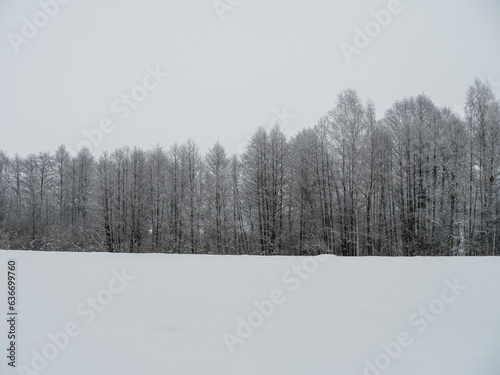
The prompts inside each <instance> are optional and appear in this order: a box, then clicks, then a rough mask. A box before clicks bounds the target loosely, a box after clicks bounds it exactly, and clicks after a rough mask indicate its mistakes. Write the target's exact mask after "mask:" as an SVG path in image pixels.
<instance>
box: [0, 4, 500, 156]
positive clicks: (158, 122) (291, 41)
mask: <svg viewBox="0 0 500 375" xmlns="http://www.w3.org/2000/svg"><path fill="white" fill-rule="evenodd" d="M51 1H55V0H43V2H48V3H50V2H51ZM61 1H62V0H61ZM220 3H223V4H231V3H232V4H236V3H238V1H237V0H220ZM389 3H390V1H373V0H371V1H347V0H346V1H332V0H307V1H306V0H304V1H298V0H243V1H242V2H241V4H240V5H236V6H233V7H232V8H233V9H232V11H231V12H230V11H227V12H226V13H224V14H223V18H224V20H221V19H220V17H219V15H218V14H217V12H216V10H215V9H214V6H213V0H183V1H179V0H177V1H173V0H141V1H130V0H84V1H83V0H71V1H69V2H68V4H65V5H59V9H58V10H57V9H55V10H54V9H53V8H51V9H52V10H51V11H52V12H53V17H50V16H49V17H47V20H44V16H43V14H40V13H37V12H39V11H40V10H41V9H42V8H41V6H40V4H39V3H38V2H37V1H19V0H0V35H1V36H2V37H1V38H0V77H1V81H0V150H3V151H5V152H7V153H8V154H9V155H11V156H12V155H14V154H15V153H16V152H17V153H19V154H20V155H26V154H28V153H31V152H34V153H37V152H38V151H45V150H49V151H54V150H55V149H56V148H57V147H58V145H60V144H66V145H68V146H69V147H70V148H71V149H73V150H74V149H76V148H77V145H78V144H79V143H80V142H82V141H84V140H86V137H85V136H84V134H83V133H82V132H83V131H88V132H92V129H99V123H100V122H101V121H102V120H104V121H106V119H109V122H110V124H108V125H107V128H105V129H107V131H108V133H103V135H102V138H100V137H98V136H95V137H96V138H95V143H96V145H95V146H94V145H93V146H92V151H93V152H94V154H96V155H98V154H100V153H101V151H102V150H105V149H106V150H113V149H115V148H117V147H120V146H124V145H130V146H140V147H143V148H151V147H153V146H154V145H156V144H158V143H159V144H160V145H162V146H164V147H169V146H170V145H171V144H172V143H174V142H179V143H182V142H184V141H185V140H187V139H188V138H189V137H192V138H193V139H194V140H195V141H196V143H197V144H198V145H199V146H200V148H201V150H202V151H203V152H204V151H206V150H207V149H208V148H209V147H211V145H212V144H213V143H214V142H216V141H217V140H220V141H221V143H222V144H223V145H224V146H226V148H227V150H228V151H229V152H231V153H233V152H236V151H237V150H238V147H241V145H242V143H243V142H244V141H245V140H246V139H248V138H249V137H250V136H251V135H252V134H253V132H254V131H255V129H256V128H257V127H259V126H268V125H269V123H270V122H271V121H274V120H276V121H278V122H281V125H283V127H284V129H285V132H286V133H287V134H288V135H293V134H295V133H296V132H297V131H298V130H300V129H302V128H305V127H309V126H313V125H314V124H315V123H316V121H317V120H318V118H319V117H320V116H322V115H323V114H324V113H325V112H327V111H328V110H329V109H331V108H332V107H333V105H334V103H335V99H336V96H337V94H338V93H339V91H340V90H342V89H344V88H347V87H353V88H355V89H356V90H357V91H358V93H359V94H360V96H361V97H362V98H363V99H368V98H371V99H372V100H373V101H374V102H375V105H376V109H377V117H381V116H382V115H383V113H384V111H385V110H386V109H387V108H389V107H390V106H391V104H392V103H393V102H394V101H395V100H399V99H402V98H403V97H404V96H411V95H417V94H419V93H422V92H425V93H426V94H427V95H429V96H430V97H431V98H432V100H433V101H434V103H435V104H437V105H439V106H449V107H459V106H460V105H461V103H462V102H463V98H464V95H465V91H466V89H467V86H468V85H469V84H471V83H472V81H473V79H474V77H475V76H484V77H490V79H492V80H493V81H494V84H496V85H497V86H496V87H494V89H495V90H496V93H497V96H500V95H499V94H500V22H499V19H500V1H498V0H470V1H464V0H444V1H432V0H420V1H417V0H413V1H411V0H401V1H400V4H401V5H400V7H402V9H400V10H401V11H400V12H399V13H398V14H394V15H393V16H392V19H391V21H390V22H389V23H388V24H387V26H386V27H383V28H381V32H380V33H379V34H378V35H376V36H374V37H373V38H371V42H370V44H369V46H368V47H366V48H364V49H361V52H360V53H359V54H355V55H352V61H351V62H350V63H348V62H347V60H346V58H345V57H344V55H343V53H342V51H341V48H340V43H342V42H346V43H350V44H353V45H354V42H353V39H354V36H355V28H356V27H359V28H361V29H363V28H364V27H365V26H366V25H367V23H368V22H369V21H372V20H373V19H374V18H373V16H372V15H371V12H372V11H380V10H382V9H387V7H388V4H389ZM24 17H26V20H28V21H32V22H37V23H38V24H41V25H43V23H44V22H45V21H48V22H47V24H46V25H45V26H43V27H40V28H38V27H36V26H35V27H36V28H37V29H38V33H37V34H36V35H35V36H33V37H31V38H26V40H25V42H26V43H24V44H20V45H18V49H19V50H18V52H17V53H16V52H15V51H14V48H13V44H12V43H11V42H10V41H9V38H11V39H12V38H13V36H12V35H13V34H9V33H15V34H17V35H19V36H20V37H22V36H23V33H22V32H23V30H22V28H23V24H25V22H26V21H25V20H24ZM33 18H35V21H34V20H33ZM372 26H373V24H372ZM24 29H25V30H24V32H25V34H26V32H29V31H30V30H29V27H26V26H25V27H24ZM373 30H375V29H373ZM31 31H32V30H31ZM9 35H10V37H9ZM26 35H27V34H26ZM17 40H19V39H17ZM148 67H150V68H151V69H153V70H155V69H160V70H161V71H162V72H168V73H169V76H168V77H167V78H165V77H163V78H162V77H160V78H159V80H162V82H161V83H159V84H157V85H155V84H154V81H152V80H151V79H149V78H148V79H147V80H146V85H147V86H148V87H149V88H150V89H151V90H150V91H147V90H145V89H141V88H140V87H139V88H138V87H137V86H138V85H141V82H142V80H143V77H145V76H146V75H147V74H148V72H147V69H148ZM496 82H498V83H496ZM153 86H157V87H155V88H153ZM134 89H135V94H136V98H138V96H137V95H139V97H140V94H143V93H144V92H146V95H147V97H145V98H144V100H143V101H142V102H140V103H138V104H137V106H136V107H135V108H133V109H131V110H130V113H129V114H128V116H126V118H123V117H125V116H124V115H125V112H123V111H122V112H118V113H117V112H113V110H112V103H113V102H114V101H115V105H116V106H117V108H118V107H121V106H123V105H125V104H124V103H123V102H122V99H121V95H122V94H127V93H130V92H131V91H132V90H134ZM117 103H118V104H117ZM132 104H134V103H132ZM134 105H135V104H134ZM285 109H286V112H287V113H288V117H285V118H284V120H283V119H280V117H279V116H276V113H280V112H281V113H282V112H284V111H285ZM292 115H294V117H293V118H292ZM120 117H122V118H120ZM92 134H94V135H95V134H96V131H94V132H93V133H92Z"/></svg>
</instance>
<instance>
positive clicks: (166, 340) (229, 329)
mask: <svg viewBox="0 0 500 375" xmlns="http://www.w3.org/2000/svg"><path fill="white" fill-rule="evenodd" d="M9 259H13V260H15V261H16V284H17V298H18V299H17V305H16V310H17V312H18V315H17V316H16V319H17V320H16V334H17V337H16V338H17V341H16V344H15V346H16V365H17V367H16V368H12V367H10V366H8V365H7V362H9V359H8V358H6V356H5V353H6V352H7V353H8V350H7V351H6V349H8V347H9V343H8V342H7V341H8V340H7V334H8V332H9V327H8V323H7V319H8V316H7V281H6V280H7V262H8V260H9ZM0 261H1V263H0V280H2V281H1V282H0V290H1V292H0V295H1V296H2V304H3V306H4V307H3V311H5V312H4V313H3V314H4V316H3V317H2V319H1V321H2V323H1V325H0V327H1V332H0V335H1V337H2V340H1V342H2V349H3V350H2V351H3V353H4V355H2V358H3V359H2V360H1V365H0V373H1V374H5V375H9V374H50V375H98V374H103V375H114V374H116V375H118V374H120V375H126V374H130V375H137V374H176V375H181V374H185V375H194V374H196V375H205V374H207V375H212V374H213V375H240V374H249V375H250V374H251V375H256V374H262V375H265V374H270V375H271V374H272V375H291V374H294V375H296V374H301V375H302V374H303V375H336V374H341V375H343V374H348V375H356V374H359V375H363V374H365V375H378V374H387V375H389V374H394V375H446V374H450V375H451V374H453V375H498V374H500V258H411V259H409V258H359V259H355V258H341V257H333V256H331V257H312V258H311V257H309V258H304V257H256V256H210V255H194V256H192V255H150V254H137V255H129V254H99V253H92V254H88V253H53V252H24V251H0Z"/></svg>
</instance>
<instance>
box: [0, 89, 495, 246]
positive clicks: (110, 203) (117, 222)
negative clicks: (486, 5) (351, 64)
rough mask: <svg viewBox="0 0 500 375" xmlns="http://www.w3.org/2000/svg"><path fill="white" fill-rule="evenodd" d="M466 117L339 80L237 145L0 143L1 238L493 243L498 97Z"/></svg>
mask: <svg viewBox="0 0 500 375" xmlns="http://www.w3.org/2000/svg"><path fill="white" fill-rule="evenodd" d="M464 112H465V116H464V118H462V117H460V116H458V115H457V114H455V113H453V111H451V110H450V109H448V108H439V107H437V106H436V105H435V104H434V103H433V102H432V100H431V99H430V98H429V97H427V96H426V95H423V94H422V95H418V96H415V97H409V98H404V99H402V100H399V101H397V102H395V103H394V104H393V105H392V107H391V108H390V109H389V110H387V111H386V113H385V114H384V115H383V117H382V118H380V119H378V120H377V117H376V113H375V107H374V105H373V103H372V102H370V101H368V102H363V101H362V100H361V99H360V97H359V96H358V94H357V93H356V91H354V90H352V89H347V90H344V91H342V92H341V93H340V94H339V95H338V97H337V101H336V103H335V105H334V107H333V108H332V109H331V111H329V112H328V113H326V114H325V115H324V116H323V117H321V118H320V119H319V121H318V123H317V124H316V125H315V126H313V127H310V128H307V129H304V130H302V131H300V132H299V133H298V134H296V135H295V136H294V137H291V138H290V139H287V137H286V136H285V135H284V134H283V132H282V131H281V130H280V128H279V126H277V125H276V126H275V127H274V128H272V129H270V130H267V129H264V128H259V129H258V130H257V131H256V132H255V133H254V135H253V136H252V138H251V139H250V141H249V142H248V145H247V147H246V150H245V151H244V152H243V153H242V154H241V155H229V154H228V153H227V152H226V150H225V149H224V147H223V146H222V145H221V144H220V143H216V144H215V145H214V146H213V147H212V148H211V149H209V150H208V152H207V153H206V154H205V155H202V154H201V152H200V150H199V148H198V147H197V145H196V144H195V142H194V141H192V140H188V141H187V142H185V143H183V144H181V145H178V144H174V145H172V146H171V147H170V148H168V149H163V148H162V147H160V146H157V147H156V148H154V149H152V150H147V151H144V150H142V149H140V148H129V147H124V148H120V149H117V150H115V151H114V152H104V153H103V154H101V155H100V156H98V157H95V156H94V155H92V153H91V152H90V151H89V150H88V149H85V148H84V149H81V150H79V151H78V153H77V155H74V156H72V155H70V153H69V152H68V151H67V149H66V147H65V146H60V147H59V148H58V149H57V151H56V152H55V153H53V154H52V153H50V152H40V153H38V154H30V155H28V156H27V157H25V158H22V157H20V156H18V155H15V156H14V157H9V156H7V155H6V154H5V153H4V152H1V151H0V248H3V249H33V250H65V251H107V252H131V253H139V252H169V253H192V254H199V253H215V254H263V255H272V254H290V255H305V254H319V253H331V254H337V255H344V256H359V255H382V256H416V255H497V254H498V253H499V249H498V247H499V245H498V242H499V239H500V238H499V232H500V231H499V230H498V229H499V228H498V226H499V223H498V213H499V202H498V196H499V185H500V184H499V183H498V182H499V181H498V178H499V167H500V165H499V156H500V147H499V146H500V145H499V143H500V102H499V100H498V99H497V98H496V97H495V95H494V93H493V91H492V89H491V87H490V85H489V84H488V83H487V82H486V81H483V80H480V79H476V80H475V81H474V83H473V84H472V85H471V86H470V87H469V88H468V91H467V94H466V102H465V108H464Z"/></svg>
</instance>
